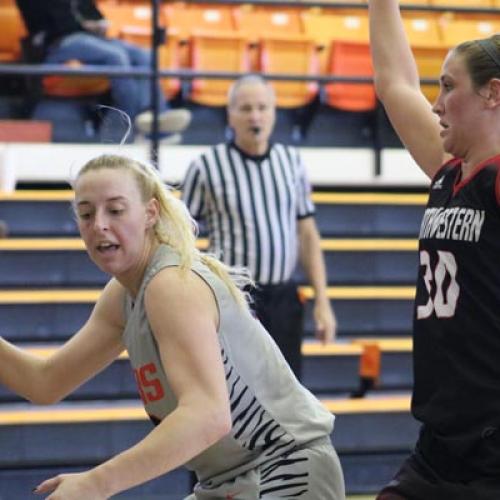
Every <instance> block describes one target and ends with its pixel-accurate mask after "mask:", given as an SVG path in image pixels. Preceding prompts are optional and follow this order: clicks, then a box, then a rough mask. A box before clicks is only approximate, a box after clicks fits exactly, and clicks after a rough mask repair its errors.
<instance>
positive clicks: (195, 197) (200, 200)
mask: <svg viewBox="0 0 500 500" xmlns="http://www.w3.org/2000/svg"><path fill="white" fill-rule="evenodd" d="M201 165H202V162H201V161H200V160H199V159H198V160H195V161H194V162H193V163H191V165H190V166H189V168H188V170H187V172H186V176H185V177H184V181H183V182H182V201H183V202H184V203H185V204H186V206H187V208H188V210H189V212H190V214H191V216H192V217H194V218H195V219H203V218H204V216H205V209H206V201H205V180H204V175H203V170H202V167H201Z"/></svg>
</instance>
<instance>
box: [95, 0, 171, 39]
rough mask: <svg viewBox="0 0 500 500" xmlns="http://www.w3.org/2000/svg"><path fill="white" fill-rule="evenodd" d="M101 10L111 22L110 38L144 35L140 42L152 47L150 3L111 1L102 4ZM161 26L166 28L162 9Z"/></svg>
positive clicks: (160, 12) (159, 14)
mask: <svg viewBox="0 0 500 500" xmlns="http://www.w3.org/2000/svg"><path fill="white" fill-rule="evenodd" d="M99 10H100V11H101V12H102V14H103V15H104V17H105V18H106V19H107V20H108V22H109V29H108V33H107V34H108V36H109V37H111V38H122V39H126V38H127V35H128V34H132V35H133V34H138V35H141V34H142V35H144V36H143V37H142V38H140V39H139V40H138V41H139V42H140V43H141V44H142V45H146V46H151V31H152V30H151V23H152V9H151V4H150V3H145V2H136V3H116V2H112V1H111V0H108V1H104V2H101V3H100V4H99ZM158 22H159V25H160V26H165V16H164V12H163V10H162V9H160V10H159V12H158Z"/></svg>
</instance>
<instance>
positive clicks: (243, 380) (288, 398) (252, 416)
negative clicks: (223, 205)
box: [123, 245, 334, 484]
mask: <svg viewBox="0 0 500 500" xmlns="http://www.w3.org/2000/svg"><path fill="white" fill-rule="evenodd" d="M177 265H179V256H178V255H177V254H176V252H175V251H173V250H172V249H171V248H170V247H168V246H167V245H161V246H160V247H159V248H158V250H157V251H156V253H155V255H154V257H153V258H152V260H151V262H150V264H149V266H148V268H147V269H146V272H145V274H144V278H143V282H142V285H141V288H140V290H139V293H138V295H137V297H136V300H135V302H134V303H132V300H131V298H130V297H128V298H127V300H126V304H125V310H126V320H127V323H126V327H125V332H124V338H123V340H124V343H125V345H126V347H127V350H128V353H129V357H130V361H131V363H132V367H133V369H134V373H135V376H136V379H137V382H138V387H139V392H140V395H141V398H142V400H143V403H144V405H145V409H146V411H147V413H148V415H149V416H150V418H151V419H152V420H153V422H155V423H159V422H160V421H161V420H162V419H163V418H165V416H167V415H168V414H169V413H171V412H172V411H173V410H174V409H175V408H176V405H177V401H176V398H175V395H174V394H173V391H172V390H171V387H170V385H169V381H168V379H167V377H166V374H165V371H164V370H163V367H162V364H161V359H160V354H159V350H158V347H157V344H156V341H155V338H154V335H153V333H152V331H151V327H150V325H149V322H148V319H147V317H146V312H145V308H144V290H145V288H146V287H147V285H148V283H149V282H150V280H151V279H152V278H153V277H154V276H155V275H156V274H157V273H158V272H159V271H161V270H162V269H164V268H165V267H170V266H177ZM192 270H193V271H194V272H196V273H197V274H198V275H199V276H200V277H201V278H202V279H203V280H204V281H205V282H206V283H207V285H208V286H209V287H210V288H211V289H212V291H213V293H214V296H215V299H216V301H217V305H218V309H219V314H220V322H219V323H220V324H219V330H218V337H219V342H220V348H221V355H222V361H223V363H224V369H225V374H226V381H227V388H228V392H229V397H230V404H231V414H232V423H233V425H232V430H231V432H230V433H229V434H228V435H227V436H225V437H224V438H222V439H221V440H219V441H218V442H217V443H215V444H214V445H212V446H211V447H210V448H208V449H207V450H205V451H204V452H203V453H201V454H200V455H198V456H197V457H195V458H194V459H193V460H191V461H190V462H189V463H188V464H186V465H187V467H188V468H190V469H192V470H194V471H195V472H196V474H197V475H198V478H199V480H200V481H208V483H211V484H217V483H219V482H222V481H225V480H227V479H228V478H230V477H234V476H235V475H237V474H240V473H242V472H244V471H246V470H249V469H251V468H254V467H256V466H258V465H259V464H260V463H263V462H265V461H268V460H270V459H272V458H274V457H277V456H279V455H282V454H284V453H286V452H287V451H290V450H292V449H294V448H295V447H297V446H301V445H303V444H305V443H308V442H310V441H313V440H316V439H318V438H320V437H323V436H329V434H330V433H331V431H332V429H333V420H334V417H333V415H332V414H331V413H330V412H329V411H327V410H326V409H325V407H324V406H323V405H322V404H321V403H320V402H319V401H318V400H317V399H316V398H315V397H314V396H313V395H312V394H311V393H310V392H309V391H308V390H307V389H305V388H304V387H303V386H302V385H301V384H300V383H299V382H298V381H297V379H296V378H295V377H294V375H293V373H292V371H291V370H290V368H289V367H288V365H287V363H286V361H285V360H284V358H283V356H282V354H281V352H280V351H279V349H278V347H277V346H276V344H275V343H274V341H273V340H272V338H271V337H270V336H269V334H268V333H267V332H266V330H265V329H264V328H263V327H262V325H261V324H260V323H259V322H258V321H257V320H256V319H254V318H253V317H252V315H251V313H250V311H249V310H248V308H245V307H243V306H241V305H239V304H238V303H237V302H236V301H235V299H234V298H233V296H232V295H231V292H230V291H229V289H228V288H227V286H226V285H225V284H224V283H223V282H222V281H221V280H220V279H219V278H218V277H217V276H216V275H214V273H212V272H211V271H210V270H209V269H208V268H207V267H206V266H205V265H203V264H202V263H201V262H195V263H194V264H193V266H192Z"/></svg>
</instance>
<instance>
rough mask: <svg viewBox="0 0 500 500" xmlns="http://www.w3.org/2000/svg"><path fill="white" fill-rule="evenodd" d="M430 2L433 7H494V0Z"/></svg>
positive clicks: (440, 0) (442, 0)
mask: <svg viewBox="0 0 500 500" xmlns="http://www.w3.org/2000/svg"><path fill="white" fill-rule="evenodd" d="M430 4H431V5H433V6H435V7H473V8H489V7H494V0H430Z"/></svg>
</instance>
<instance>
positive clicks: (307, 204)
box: [291, 149, 315, 219]
mask: <svg viewBox="0 0 500 500" xmlns="http://www.w3.org/2000/svg"><path fill="white" fill-rule="evenodd" d="M291 157H292V160H293V162H294V166H295V173H296V188H297V218H298V219H304V218H306V217H310V216H312V215H314V213H315V208H314V203H313V201H312V198H311V184H310V183H309V179H308V177H307V172H306V168H305V165H304V163H303V162H302V157H301V156H300V153H299V152H298V150H296V149H293V150H292V151H291Z"/></svg>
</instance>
